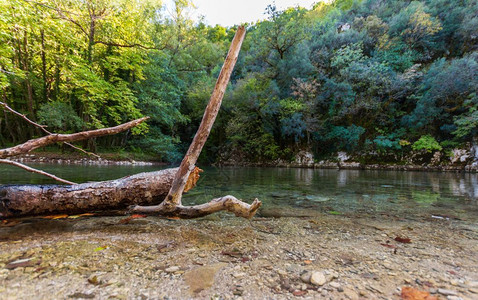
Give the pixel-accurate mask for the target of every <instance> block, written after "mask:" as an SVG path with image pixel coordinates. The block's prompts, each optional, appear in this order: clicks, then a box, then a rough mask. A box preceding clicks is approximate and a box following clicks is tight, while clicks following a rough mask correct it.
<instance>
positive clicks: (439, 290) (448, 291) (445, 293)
mask: <svg viewBox="0 0 478 300" xmlns="http://www.w3.org/2000/svg"><path fill="white" fill-rule="evenodd" d="M438 293H440V294H442V295H445V296H456V292H455V291H452V290H446V289H438Z"/></svg>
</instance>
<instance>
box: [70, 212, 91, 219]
mask: <svg viewBox="0 0 478 300" xmlns="http://www.w3.org/2000/svg"><path fill="white" fill-rule="evenodd" d="M94 215H95V214H92V213H85V214H81V215H74V216H69V217H68V219H77V218H79V217H89V216H94Z"/></svg>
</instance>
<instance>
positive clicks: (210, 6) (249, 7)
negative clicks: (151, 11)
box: [166, 0, 320, 27]
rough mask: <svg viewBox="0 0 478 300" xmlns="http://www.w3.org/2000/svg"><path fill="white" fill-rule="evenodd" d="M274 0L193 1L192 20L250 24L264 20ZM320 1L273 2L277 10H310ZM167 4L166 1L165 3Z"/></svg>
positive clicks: (287, 0) (227, 24)
mask: <svg viewBox="0 0 478 300" xmlns="http://www.w3.org/2000/svg"><path fill="white" fill-rule="evenodd" d="M273 1H274V0H193V3H194V5H196V7H197V9H196V10H195V11H194V13H193V14H192V18H193V19H198V18H199V17H200V16H201V15H202V16H204V17H205V23H207V24H208V25H211V26H214V25H216V24H219V25H222V26H225V27H227V26H232V25H235V24H241V23H245V22H248V23H252V22H256V21H258V20H263V19H265V18H266V15H264V11H265V9H266V7H267V5H269V4H272V3H273ZM319 1H320V0H275V3H276V6H277V8H278V9H279V10H283V9H285V8H288V7H293V6H297V5H299V6H301V7H305V8H311V7H312V4H314V3H316V2H319ZM166 3H168V1H166Z"/></svg>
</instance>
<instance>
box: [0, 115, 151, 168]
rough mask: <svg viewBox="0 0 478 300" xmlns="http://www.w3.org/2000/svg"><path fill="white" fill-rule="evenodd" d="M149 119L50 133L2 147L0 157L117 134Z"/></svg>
mask: <svg viewBox="0 0 478 300" xmlns="http://www.w3.org/2000/svg"><path fill="white" fill-rule="evenodd" d="M147 119H149V117H143V118H140V119H136V120H133V121H130V122H128V123H124V124H121V125H118V126H115V127H108V128H101V129H95V130H89V131H82V132H78V133H72V134H50V135H47V136H44V137H41V138H37V139H33V140H29V141H27V142H25V143H23V144H20V145H16V146H14V147H10V148H6V149H0V159H2V158H7V157H11V156H16V155H20V154H25V153H28V152H30V151H32V150H35V149H37V148H40V147H44V146H47V145H51V144H54V143H60V142H75V141H81V140H86V139H89V138H95V137H100V136H105V135H111V134H116V133H119V132H122V131H125V130H128V129H131V128H133V127H135V126H137V125H139V124H140V123H142V122H144V121H145V120H147Z"/></svg>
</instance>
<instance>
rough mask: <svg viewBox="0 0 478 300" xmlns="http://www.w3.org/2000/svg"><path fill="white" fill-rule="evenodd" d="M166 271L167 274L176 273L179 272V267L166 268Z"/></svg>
mask: <svg viewBox="0 0 478 300" xmlns="http://www.w3.org/2000/svg"><path fill="white" fill-rule="evenodd" d="M164 271H166V272H167V273H174V272H177V271H179V267H178V266H172V267H169V268H166V269H165V270H164Z"/></svg>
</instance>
